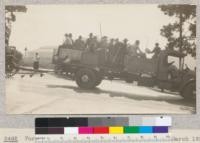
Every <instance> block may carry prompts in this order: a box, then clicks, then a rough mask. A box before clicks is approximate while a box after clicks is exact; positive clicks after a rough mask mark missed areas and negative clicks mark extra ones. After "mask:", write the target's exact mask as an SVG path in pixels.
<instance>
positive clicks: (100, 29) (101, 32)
mask: <svg viewBox="0 0 200 143" xmlns="http://www.w3.org/2000/svg"><path fill="white" fill-rule="evenodd" d="M99 30H100V36H101V38H102V30H101V23H100V24H99Z"/></svg>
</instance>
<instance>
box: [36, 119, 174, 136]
mask: <svg viewBox="0 0 200 143" xmlns="http://www.w3.org/2000/svg"><path fill="white" fill-rule="evenodd" d="M153 121H156V122H153ZM169 126H171V121H170V118H168V117H162V118H160V119H159V120H158V118H154V120H152V118H151V119H150V118H149V117H148V118H143V119H142V122H141V123H140V125H132V123H130V121H129V118H126V117H113V118H69V119H67V118H37V119H36V120H35V134H38V135H39V134H63V135H80V134H138V133H168V129H169Z"/></svg>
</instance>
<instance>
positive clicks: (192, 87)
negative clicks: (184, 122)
mask: <svg viewBox="0 0 200 143" xmlns="http://www.w3.org/2000/svg"><path fill="white" fill-rule="evenodd" d="M181 96H182V97H184V99H194V98H195V97H196V84H195V83H189V84H188V85H186V86H185V87H184V88H183V90H182V91H181Z"/></svg>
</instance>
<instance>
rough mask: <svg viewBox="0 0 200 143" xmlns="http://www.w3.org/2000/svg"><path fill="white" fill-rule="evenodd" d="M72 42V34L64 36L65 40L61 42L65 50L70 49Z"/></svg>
mask: <svg viewBox="0 0 200 143" xmlns="http://www.w3.org/2000/svg"><path fill="white" fill-rule="evenodd" d="M72 45H73V40H72V34H67V33H66V34H65V40H64V42H63V46H64V47H66V48H72Z"/></svg>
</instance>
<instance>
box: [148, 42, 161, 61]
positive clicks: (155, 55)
mask: <svg viewBox="0 0 200 143" xmlns="http://www.w3.org/2000/svg"><path fill="white" fill-rule="evenodd" d="M160 52H161V48H160V47H159V44H158V43H156V44H155V47H154V49H153V50H152V51H151V52H150V53H154V55H153V56H152V59H156V58H158V55H159V54H160Z"/></svg>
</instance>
